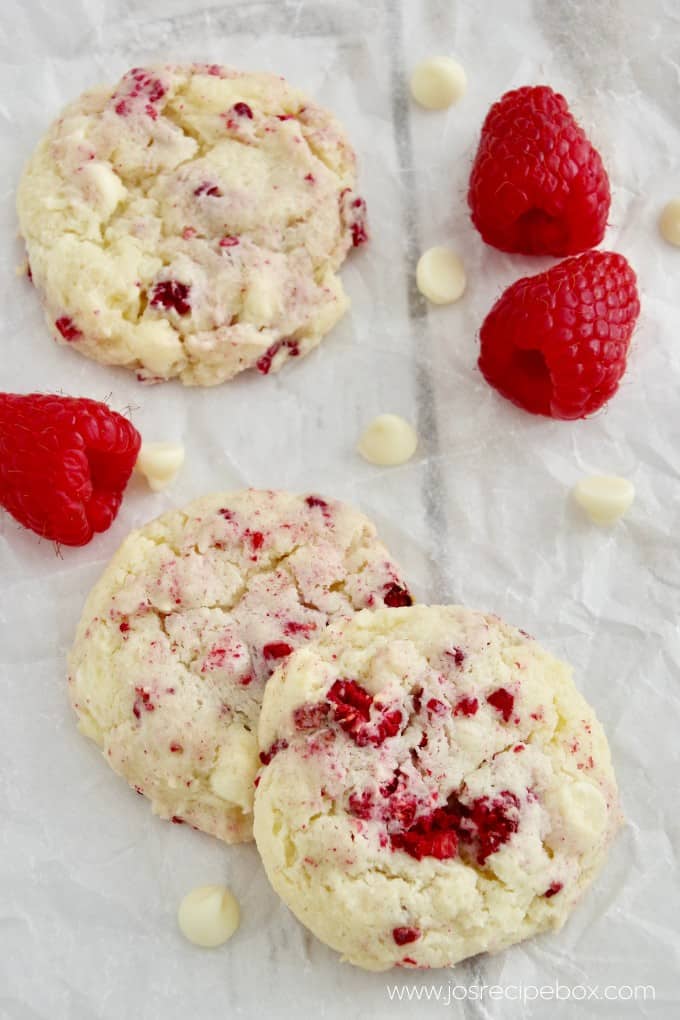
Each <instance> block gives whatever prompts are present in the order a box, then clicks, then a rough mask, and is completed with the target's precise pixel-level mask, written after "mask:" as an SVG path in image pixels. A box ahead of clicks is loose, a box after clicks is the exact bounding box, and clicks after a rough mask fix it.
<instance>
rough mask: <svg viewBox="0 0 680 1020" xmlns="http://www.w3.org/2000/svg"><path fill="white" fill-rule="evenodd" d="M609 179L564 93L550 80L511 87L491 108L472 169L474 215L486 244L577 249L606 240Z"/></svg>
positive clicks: (528, 251)
mask: <svg viewBox="0 0 680 1020" xmlns="http://www.w3.org/2000/svg"><path fill="white" fill-rule="evenodd" d="M609 203H610V194H609V178H608V177H607V172H606V170H605V169H604V166H603V165H602V160H601V159H600V155H599V153H598V152H597V151H596V150H595V149H594V148H593V146H592V145H591V144H590V142H589V141H588V139H587V138H586V135H585V133H584V131H583V129H582V128H580V127H579V125H578V124H577V123H576V121H575V120H574V118H573V117H572V115H571V113H570V112H569V108H568V106H567V102H566V100H565V98H564V96H560V95H558V94H557V93H555V92H553V90H552V89H550V88H548V87H547V86H546V85H535V86H527V87H525V88H521V89H515V90H514V91H512V92H506V94H505V95H504V96H502V97H501V99H499V101H498V102H497V103H494V105H493V106H492V107H491V109H490V110H489V112H488V114H487V115H486V119H485V121H484V124H483V125H482V134H481V138H480V141H479V148H478V150H477V155H476V156H475V161H474V163H473V166H472V173H471V175H470V188H469V191H468V204H469V206H470V211H471V214H472V222H473V223H474V225H475V226H476V227H477V230H478V231H479V232H480V234H481V235H482V237H483V238H484V240H485V241H486V242H487V244H492V245H494V246H495V247H496V248H500V249H501V250H502V251H517V252H523V253H524V254H525V255H573V254H575V253H576V252H580V251H585V250H586V249H588V248H592V247H593V246H594V245H596V244H599V243H600V241H601V240H602V238H603V236H604V230H605V227H606V225H607V216H608V215H609Z"/></svg>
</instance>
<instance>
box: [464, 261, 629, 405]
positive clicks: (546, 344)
mask: <svg viewBox="0 0 680 1020" xmlns="http://www.w3.org/2000/svg"><path fill="white" fill-rule="evenodd" d="M639 311H640V301H639V298H638V292H637V286H636V279H635V273H634V272H633V270H632V269H631V267H630V266H629V264H628V263H627V262H626V260H625V259H624V257H623V256H622V255H616V254H614V253H612V252H605V251H591V252H587V253H586V254H585V255H577V256H574V257H573V258H570V259H565V261H564V262H560V263H559V265H556V266H553V267H552V269H548V270H547V272H545V273H539V274H538V276H529V277H524V278H523V279H521V280H517V282H516V283H513V284H512V286H510V287H508V289H507V290H506V291H504V293H503V294H501V296H500V298H499V299H498V301H497V302H496V304H495V305H494V306H493V308H492V309H491V311H490V312H489V314H488V315H487V317H486V319H485V320H484V323H483V324H482V328H481V331H480V341H481V351H480V355H479V367H480V369H481V371H482V374H483V376H484V378H485V379H486V381H487V382H488V383H490V384H491V386H494V387H495V388H496V389H497V390H498V391H499V393H502V394H503V396H504V397H507V398H508V400H511V401H512V402H513V403H514V404H517V405H518V406H519V407H523V408H525V410H527V411H531V412H532V414H545V415H548V416H549V417H551V418H585V417H586V416H587V415H589V414H592V413H593V412H594V411H597V410H598V408H600V407H602V405H603V404H604V403H606V401H607V400H609V398H610V397H612V396H613V395H614V393H615V392H616V390H617V388H618V385H619V381H620V379H621V376H622V375H623V373H624V372H625V370H626V356H627V354H628V345H629V343H630V338H631V334H632V332H633V329H634V327H635V322H636V320H637V317H638V314H639Z"/></svg>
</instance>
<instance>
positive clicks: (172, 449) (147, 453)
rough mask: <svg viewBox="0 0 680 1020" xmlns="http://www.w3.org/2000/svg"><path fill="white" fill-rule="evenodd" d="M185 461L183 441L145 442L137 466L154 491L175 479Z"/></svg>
mask: <svg viewBox="0 0 680 1020" xmlns="http://www.w3.org/2000/svg"><path fill="white" fill-rule="evenodd" d="M183 463H184V447H183V446H182V444H181V443H143V444H142V448H141V450H140V451H139V456H138V457H137V463H136V464H135V468H136V469H137V471H139V473H140V474H142V475H144V477H145V478H146V480H147V482H148V483H149V486H150V487H151V488H152V489H153V491H154V492H158V491H160V489H164V488H165V487H166V486H167V485H169V484H170V482H172V481H174V479H175V477H176V475H177V472H178V471H179V469H180V468H181V466H182V464H183Z"/></svg>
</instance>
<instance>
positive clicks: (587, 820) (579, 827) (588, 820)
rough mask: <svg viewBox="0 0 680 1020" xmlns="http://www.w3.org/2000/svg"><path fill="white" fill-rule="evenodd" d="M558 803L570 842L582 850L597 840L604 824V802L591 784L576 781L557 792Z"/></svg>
mask: <svg viewBox="0 0 680 1020" xmlns="http://www.w3.org/2000/svg"><path fill="white" fill-rule="evenodd" d="M558 803H559V807H560V814H561V817H562V821H563V825H564V828H565V829H566V834H567V835H568V838H569V840H570V842H571V844H572V845H573V846H574V847H575V848H576V849H578V850H581V852H585V851H586V850H587V849H588V848H589V847H591V846H592V845H593V842H595V841H596V840H598V839H599V838H600V836H601V835H602V833H603V832H604V830H605V827H606V824H607V803H606V801H605V799H604V796H603V795H602V793H601V792H600V790H599V789H598V788H597V787H596V786H593V785H592V783H587V782H581V781H578V782H575V783H572V784H571V785H570V786H565V787H564V788H563V789H561V790H560V791H559V793H558Z"/></svg>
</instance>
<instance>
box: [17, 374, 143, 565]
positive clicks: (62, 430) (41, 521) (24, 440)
mask: <svg viewBox="0 0 680 1020" xmlns="http://www.w3.org/2000/svg"><path fill="white" fill-rule="evenodd" d="M140 444H141V437H140V435H139V433H138V432H137V429H136V428H135V427H134V426H133V425H132V424H131V422H129V421H128V420H127V418H123V416H122V415H120V414H116V412H115V411H111V410H110V409H109V408H108V407H107V406H106V404H100V403H99V402H98V401H96V400H86V399H85V398H81V397H60V396H54V395H49V394H45V395H43V394H39V393H31V394H29V395H28V396H21V395H18V394H16V393H0V505H1V506H3V507H4V508H5V509H6V510H8V511H9V513H11V514H12V516H13V517H15V518H16V519H17V520H18V521H19V523H20V524H23V525H24V527H26V528H30V529H31V530H32V531H35V532H37V534H38V535H41V536H42V537H43V538H49V539H52V540H53V541H54V542H61V543H63V544H64V545H85V544H86V543H87V542H89V541H90V539H91V538H92V535H93V534H94V532H95V531H106V529H107V528H108V527H110V525H111V523H112V522H113V520H114V518H115V516H116V514H117V513H118V508H119V507H120V503H121V499H122V497H123V491H124V489H125V486H126V485H127V482H128V479H129V477H130V473H131V471H132V469H133V467H134V465H135V461H136V460H137V454H138V453H139V447H140Z"/></svg>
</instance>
